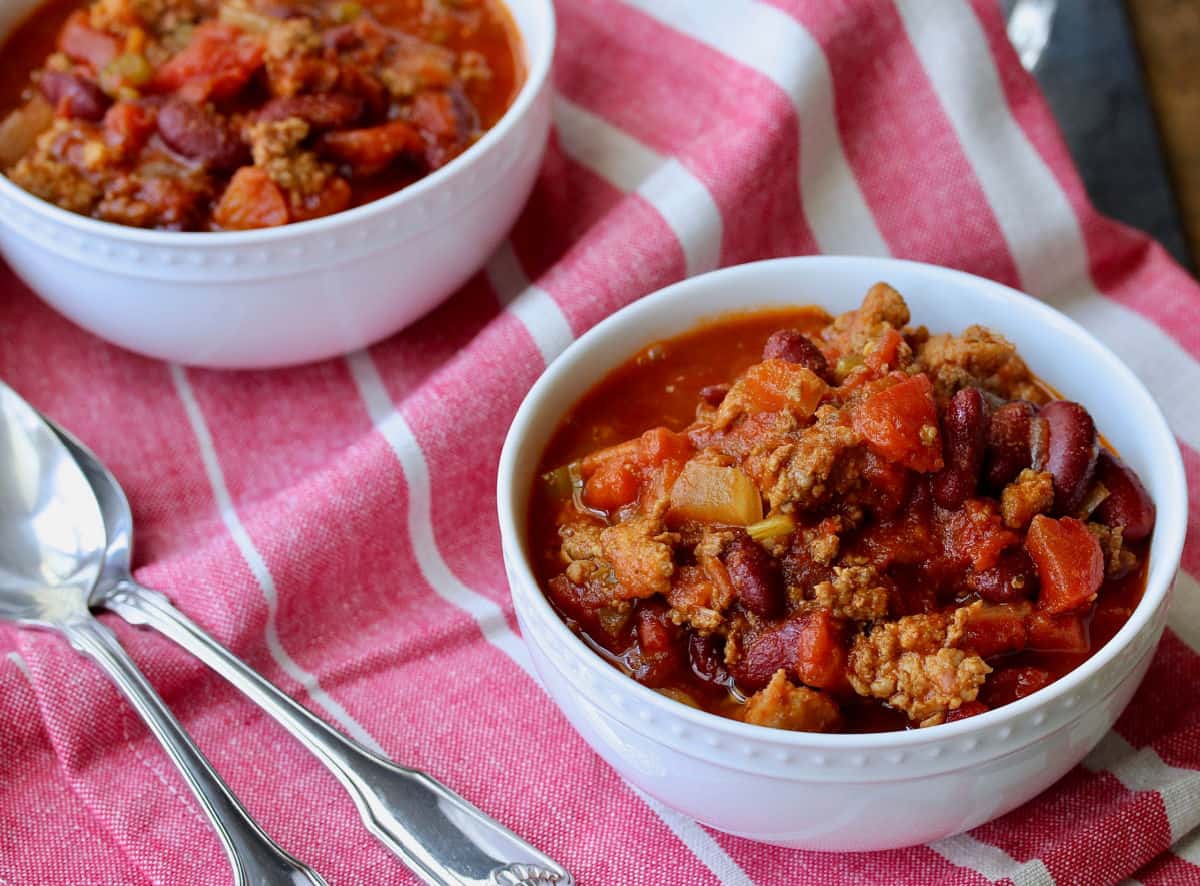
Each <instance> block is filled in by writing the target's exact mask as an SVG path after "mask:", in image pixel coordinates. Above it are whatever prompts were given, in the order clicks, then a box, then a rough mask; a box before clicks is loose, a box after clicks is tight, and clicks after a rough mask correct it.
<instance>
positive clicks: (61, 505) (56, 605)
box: [0, 382, 325, 886]
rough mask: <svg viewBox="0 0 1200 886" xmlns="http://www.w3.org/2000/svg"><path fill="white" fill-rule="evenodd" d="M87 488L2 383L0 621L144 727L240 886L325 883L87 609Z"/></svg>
mask: <svg viewBox="0 0 1200 886" xmlns="http://www.w3.org/2000/svg"><path fill="white" fill-rule="evenodd" d="M105 545H106V536H105V531H104V521H103V518H102V516H101V513H100V509H99V507H98V505H97V503H96V497H95V495H94V494H93V492H92V489H91V486H90V485H89V484H88V481H87V479H86V478H85V477H84V475H83V473H82V472H81V470H80V468H79V466H78V465H77V464H76V463H75V460H74V459H73V457H72V456H71V453H70V452H69V451H68V450H67V449H66V447H64V446H63V444H62V441H61V440H60V439H59V438H58V437H57V436H55V434H54V433H53V432H52V431H51V430H50V428H48V427H47V426H46V425H45V424H44V423H43V422H42V420H41V417H40V416H39V415H38V413H37V412H36V411H34V409H33V408H32V407H31V406H30V405H29V404H28V403H26V402H25V401H24V400H22V399H21V398H20V397H19V396H17V394H16V393H15V392H14V391H13V390H12V389H11V388H10V387H8V385H6V384H4V383H3V382H0V619H4V620H7V621H12V622H16V623H17V624H19V625H21V626H23V627H31V628H41V629H44V630H50V631H56V632H58V633H60V634H62V635H63V636H64V637H65V638H66V639H67V641H68V642H70V644H71V645H72V646H73V647H74V648H75V649H76V650H77V651H79V652H80V653H82V654H83V655H85V656H87V657H88V658H90V659H92V661H94V662H95V663H96V664H98V665H99V666H100V667H101V668H102V669H103V670H104V671H105V673H107V674H108V676H109V677H110V678H111V679H112V681H113V682H114V683H115V684H116V685H117V688H118V689H120V690H121V692H122V693H123V694H124V695H125V697H126V698H127V699H129V701H130V703H131V704H132V705H133V707H134V708H135V709H136V710H137V712H138V713H139V714H140V715H141V716H142V719H143V720H145V721H146V725H147V726H149V727H150V731H151V732H153V733H154V736H155V737H156V738H157V739H158V740H159V742H160V743H161V744H162V746H163V748H164V749H166V751H167V754H168V755H169V756H170V757H171V759H172V760H173V761H174V763H175V765H176V766H178V767H179V771H180V772H181V773H183V777H184V779H185V780H186V781H187V783H188V786H189V787H190V788H191V789H192V791H193V793H195V795H196V799H198V800H199V801H200V805H201V806H202V807H203V808H204V811H205V813H206V814H207V815H208V817H209V819H210V820H211V821H212V824H213V828H214V829H215V830H216V832H217V836H218V837H220V839H221V842H222V844H223V845H224V847H225V852H226V853H227V854H228V856H229V861H230V864H231V865H232V867H233V874H234V882H235V883H236V884H238V886H268V884H272V886H283V884H288V886H301V884H308V886H324V883H325V881H324V880H323V879H321V877H319V876H318V875H317V874H316V873H314V872H313V871H312V870H310V869H309V868H308V867H306V866H305V865H304V864H302V863H301V862H299V861H297V860H296V859H295V858H293V857H292V856H291V855H289V854H288V853H287V852H285V851H284V850H283V849H282V848H280V847H279V846H278V845H276V844H275V843H274V842H272V841H271V838H270V837H268V836H267V835H266V834H265V833H264V832H263V831H262V829H261V828H260V827H259V826H258V825H257V824H256V823H255V822H254V820H253V819H252V818H251V817H250V815H249V814H248V813H247V812H246V810H245V809H244V808H242V805H241V804H240V803H239V802H238V801H237V799H236V798H235V797H234V796H233V794H232V793H231V792H230V790H229V788H228V787H227V786H226V785H225V783H224V782H223V781H222V780H221V777H220V776H219V775H217V773H216V772H215V771H214V770H213V768H212V766H211V765H210V764H209V762H208V760H206V759H205V757H204V755H203V754H201V753H200V750H199V748H197V747H196V745H195V744H194V743H193V742H192V740H191V738H189V737H188V735H187V733H186V732H184V730H183V727H182V726H181V725H180V723H179V721H178V720H176V719H175V717H174V715H173V714H172V713H171V711H170V709H168V708H167V706H166V704H165V703H164V702H163V700H162V699H161V698H160V697H159V696H158V694H157V693H156V692H155V691H154V688H153V687H152V686H151V685H150V684H149V682H147V680H146V678H145V677H144V676H142V673H141V671H139V670H138V668H137V665H135V664H134V662H133V659H131V658H130V657H129V654H128V653H127V652H125V650H124V649H123V648H122V647H121V645H120V644H119V643H118V642H117V638H116V636H115V635H114V634H113V633H112V631H111V630H109V629H108V628H107V627H106V626H105V625H103V624H101V623H100V622H99V621H97V620H96V619H95V618H94V617H93V616H92V614H91V612H90V611H89V609H88V594H89V593H90V592H91V591H92V588H93V587H94V585H95V584H96V579H97V578H98V577H99V576H100V574H101V573H102V571H103V568H104V559H103V558H104V553H105Z"/></svg>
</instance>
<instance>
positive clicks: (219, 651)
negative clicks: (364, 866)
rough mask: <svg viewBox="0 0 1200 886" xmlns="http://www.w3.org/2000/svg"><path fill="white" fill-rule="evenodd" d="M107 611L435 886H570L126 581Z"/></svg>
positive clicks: (558, 872) (473, 812)
mask: <svg viewBox="0 0 1200 886" xmlns="http://www.w3.org/2000/svg"><path fill="white" fill-rule="evenodd" d="M103 605H104V606H105V608H107V609H109V610H111V611H113V612H115V613H117V614H118V615H120V616H121V617H122V618H123V619H125V620H126V621H128V622H129V623H130V624H135V625H145V626H148V627H151V628H154V629H155V630H157V631H159V632H160V633H162V634H164V635H166V636H167V637H169V638H170V639H172V640H174V641H175V642H176V643H178V644H179V645H180V646H182V647H183V648H184V649H186V650H187V651H188V652H190V653H192V654H193V655H195V656H196V657H197V658H199V659H200V660H201V661H203V662H204V663H205V664H206V665H208V666H209V667H210V668H212V669H213V670H214V671H216V672H217V673H218V674H220V675H221V676H223V677H224V678H225V679H227V680H228V681H229V682H230V683H232V684H233V685H234V686H235V687H237V688H238V689H239V690H241V691H242V692H243V693H245V694H246V695H247V696H248V697H249V698H250V699H251V700H252V701H253V702H254V703H255V704H257V705H258V706H259V707H261V708H262V709H263V710H264V711H266V712H267V713H268V714H270V715H271V717H273V718H274V719H275V720H276V722H278V723H279V724H280V725H281V726H283V727H284V728H285V729H286V730H288V731H289V732H290V733H291V734H292V735H293V736H295V737H296V738H297V739H299V741H300V742H301V743H302V744H303V745H304V746H305V747H306V748H308V750H310V751H311V752H312V753H313V754H315V755H316V756H317V758H318V759H319V760H320V761H321V762H322V763H324V764H325V766H326V767H327V768H328V769H329V770H330V772H332V773H333V774H334V775H335V776H336V777H337V779H338V781H340V782H341V783H342V785H343V787H345V789H346V791H347V792H348V793H349V794H350V796H351V798H352V799H353V800H354V803H355V805H356V806H357V807H358V811H359V814H360V815H361V816H362V819H363V823H364V824H365V825H366V827H367V829H368V830H369V831H370V832H371V833H373V834H374V835H375V836H376V837H377V838H378V839H379V840H380V841H381V842H382V843H383V844H384V845H386V846H387V847H388V848H389V849H391V850H392V851H393V852H394V853H395V854H396V855H397V856H399V857H400V859H401V860H402V861H403V862H404V863H405V864H407V865H408V867H409V868H411V869H412V871H413V872H414V873H416V874H417V876H419V877H420V878H421V879H422V880H423V881H424V882H426V883H429V884H433V886H463V884H467V886H526V884H528V886H552V884H555V886H572V884H574V882H575V881H574V880H573V879H572V877H571V875H570V874H569V873H567V871H566V870H564V869H563V868H562V867H561V866H560V865H558V864H557V863H556V862H554V861H552V860H551V859H550V858H549V857H547V856H546V855H544V854H543V853H541V852H540V851H538V850H537V849H535V848H534V847H533V846H531V845H529V843H527V842H525V841H524V840H523V839H521V838H520V837H518V836H517V835H516V834H514V833H513V832H512V831H510V830H509V829H508V828H506V827H504V826H503V825H501V824H500V823H499V822H497V821H495V820H494V819H492V818H491V817H489V816H488V815H486V814H485V813H483V812H481V811H480V810H479V809H477V808H476V807H475V806H472V805H471V804H470V803H468V802H467V801H466V800H464V799H463V798H462V797H460V796H458V795H457V794H455V793H454V792H453V791H451V790H450V789H449V788H447V787H445V786H444V785H442V784H441V783H440V782H438V781H437V780H435V779H433V778H431V777H430V776H428V775H425V774H424V773H422V772H418V771H416V770H414V769H407V768H405V767H402V766H398V765H396V764H395V763H393V762H391V761H390V760H387V759H385V758H384V757H382V756H380V755H379V754H376V753H373V752H372V751H369V750H367V749H366V748H363V747H362V746H361V745H359V744H356V743H355V742H353V741H351V740H350V739H348V738H346V737H345V736H344V735H342V734H341V733H340V732H338V731H337V730H335V729H333V728H332V727H331V726H329V725H328V724H327V723H325V722H324V721H323V720H321V719H320V718H318V717H317V716H315V715H314V714H312V713H311V712H310V711H309V710H308V709H307V708H305V707H303V706H302V705H300V704H299V703H297V702H296V701H295V700H293V699H292V698H290V697H289V696H287V695H285V694H284V693H283V692H281V691H280V690H279V689H277V688H276V687H275V686H273V685H272V684H271V683H269V682H267V681H266V680H265V679H264V678H263V677H262V676H261V675H259V674H258V673H257V672H256V671H254V670H253V669H251V668H250V667H249V666H248V665H246V664H245V663H244V662H243V661H242V660H241V659H239V658H238V657H237V656H235V655H234V654H233V653H232V652H230V651H229V650H228V649H226V648H225V647H223V646H222V645H221V644H219V643H218V642H217V641H216V640H214V639H213V638H212V637H210V636H209V635H208V634H206V633H205V632H204V630H203V629H202V628H200V627H199V626H198V625H196V624H195V623H194V622H193V621H192V620H191V619H189V618H188V617H187V616H186V615H184V614H183V613H182V612H180V611H179V610H178V609H176V608H175V607H174V606H172V605H171V603H170V601H169V600H167V598H166V597H165V596H163V595H162V594H160V593H159V592H157V591H152V590H150V589H148V588H144V587H142V586H141V585H138V584H137V583H135V582H131V581H123V582H120V583H118V584H116V585H115V586H113V587H111V588H109V589H108V591H107V592H106V593H105V595H104V600H103Z"/></svg>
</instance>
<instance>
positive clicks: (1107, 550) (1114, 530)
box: [1087, 523, 1137, 578]
mask: <svg viewBox="0 0 1200 886" xmlns="http://www.w3.org/2000/svg"><path fill="white" fill-rule="evenodd" d="M1087 528H1088V531H1089V532H1091V533H1092V535H1094V536H1096V541H1098V542H1100V550H1101V552H1102V553H1103V554H1104V574H1105V576H1106V577H1108V578H1122V577H1123V576H1126V575H1128V574H1129V573H1130V572H1131V571H1132V570H1133V567H1135V566H1136V565H1137V557H1136V556H1134V554H1133V552H1132V551H1130V550H1128V549H1127V548H1126V547H1125V530H1124V529H1123V528H1122V527H1120V526H1111V527H1110V526H1105V525H1104V524H1102V523H1088V524H1087Z"/></svg>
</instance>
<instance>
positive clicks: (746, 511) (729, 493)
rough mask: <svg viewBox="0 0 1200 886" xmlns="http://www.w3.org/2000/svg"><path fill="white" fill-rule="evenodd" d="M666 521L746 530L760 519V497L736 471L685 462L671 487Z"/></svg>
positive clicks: (749, 482) (747, 479)
mask: <svg viewBox="0 0 1200 886" xmlns="http://www.w3.org/2000/svg"><path fill="white" fill-rule="evenodd" d="M668 519H669V520H674V521H682V520H698V521H700V522H703V523H722V524H725V525H728V526H749V525H750V524H751V523H757V522H758V521H760V520H761V519H762V496H760V495H759V492H758V487H757V486H755V485H754V481H753V480H751V479H750V478H749V477H747V476H746V475H745V473H743V472H742V471H741V470H739V469H738V468H724V467H721V466H720V465H710V464H704V463H703V462H698V461H694V460H693V461H689V462H688V463H687V464H686V465H684V468H683V471H682V472H681V473H680V475H679V478H678V479H677V480H676V481H675V485H674V486H673V487H671V510H670V512H669V513H668Z"/></svg>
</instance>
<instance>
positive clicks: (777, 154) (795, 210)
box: [555, 0, 817, 264]
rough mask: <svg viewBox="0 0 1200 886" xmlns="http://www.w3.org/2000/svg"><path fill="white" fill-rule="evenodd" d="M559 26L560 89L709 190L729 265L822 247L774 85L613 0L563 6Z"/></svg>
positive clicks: (786, 113)
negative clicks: (599, 58)
mask: <svg viewBox="0 0 1200 886" xmlns="http://www.w3.org/2000/svg"><path fill="white" fill-rule="evenodd" d="M559 23H560V26H561V33H560V38H559V55H558V58H559V64H558V69H557V71H556V76H555V85H556V86H557V87H558V89H559V90H560V91H561V92H562V93H563V95H565V96H567V97H568V98H570V99H571V100H572V101H575V102H578V103H579V104H581V105H583V106H584V107H586V108H587V109H588V110H590V111H592V112H593V113H595V114H599V115H600V116H602V117H604V118H605V119H606V120H608V121H609V122H611V123H613V124H614V125H616V126H618V127H620V128H621V129H623V130H624V131H625V132H627V133H629V134H630V135H632V136H633V137H635V138H636V139H638V140H639V141H641V142H643V143H644V144H646V145H648V146H650V147H652V148H653V149H655V150H656V151H659V152H660V153H662V154H666V155H668V156H675V157H677V158H678V159H679V160H680V162H681V163H683V165H684V166H686V167H687V168H688V169H689V170H690V171H691V172H692V173H693V174H694V175H695V176H696V177H697V178H698V179H699V180H700V181H701V182H702V183H703V184H704V186H705V187H706V188H707V189H708V191H709V193H711V194H712V197H713V200H714V201H715V202H716V204H717V207H718V208H719V209H720V212H721V218H722V220H723V222H724V232H725V238H724V243H723V245H722V252H721V263H722V264H736V263H739V262H746V261H753V260H755V259H759V258H770V257H774V256H778V255H801V254H806V253H813V252H816V251H817V245H816V240H815V239H814V238H813V235H812V231H811V230H810V229H809V227H808V223H807V221H806V220H805V219H804V216H803V212H802V210H801V208H800V200H799V183H798V181H797V174H798V169H799V149H800V141H799V139H800V136H799V121H798V120H797V119H796V114H795V111H794V110H793V107H792V104H791V101H790V99H789V98H788V97H787V96H786V95H785V94H784V93H783V92H782V90H780V89H779V87H778V86H776V85H775V84H774V83H772V82H771V81H770V80H768V79H767V78H765V77H763V76H762V75H761V74H759V73H757V72H755V71H753V70H751V69H749V68H746V67H744V66H743V65H741V64H739V63H737V62H735V61H734V60H732V59H730V58H728V57H727V56H725V55H722V54H721V53H719V52H716V51H714V50H712V49H710V48H709V47H707V46H704V45H703V44H701V43H697V42H696V41H694V40H692V39H690V38H688V37H685V36H683V35H682V34H680V33H679V32H677V31H675V30H673V29H672V28H669V27H667V26H665V25H663V24H661V23H660V22H657V21H655V20H654V19H652V18H650V17H649V16H646V15H644V14H642V13H640V12H637V11H635V10H633V9H630V8H629V7H627V6H625V5H623V4H621V3H617V2H613V0H604V2H601V3H594V4H564V5H563V6H562V7H561V8H560V9H559ZM597 52H600V53H602V54H603V58H604V63H603V64H601V65H597V64H595V59H596V53H597ZM765 181H769V182H770V183H771V184H770V187H762V186H761V183H762V182H765Z"/></svg>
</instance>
